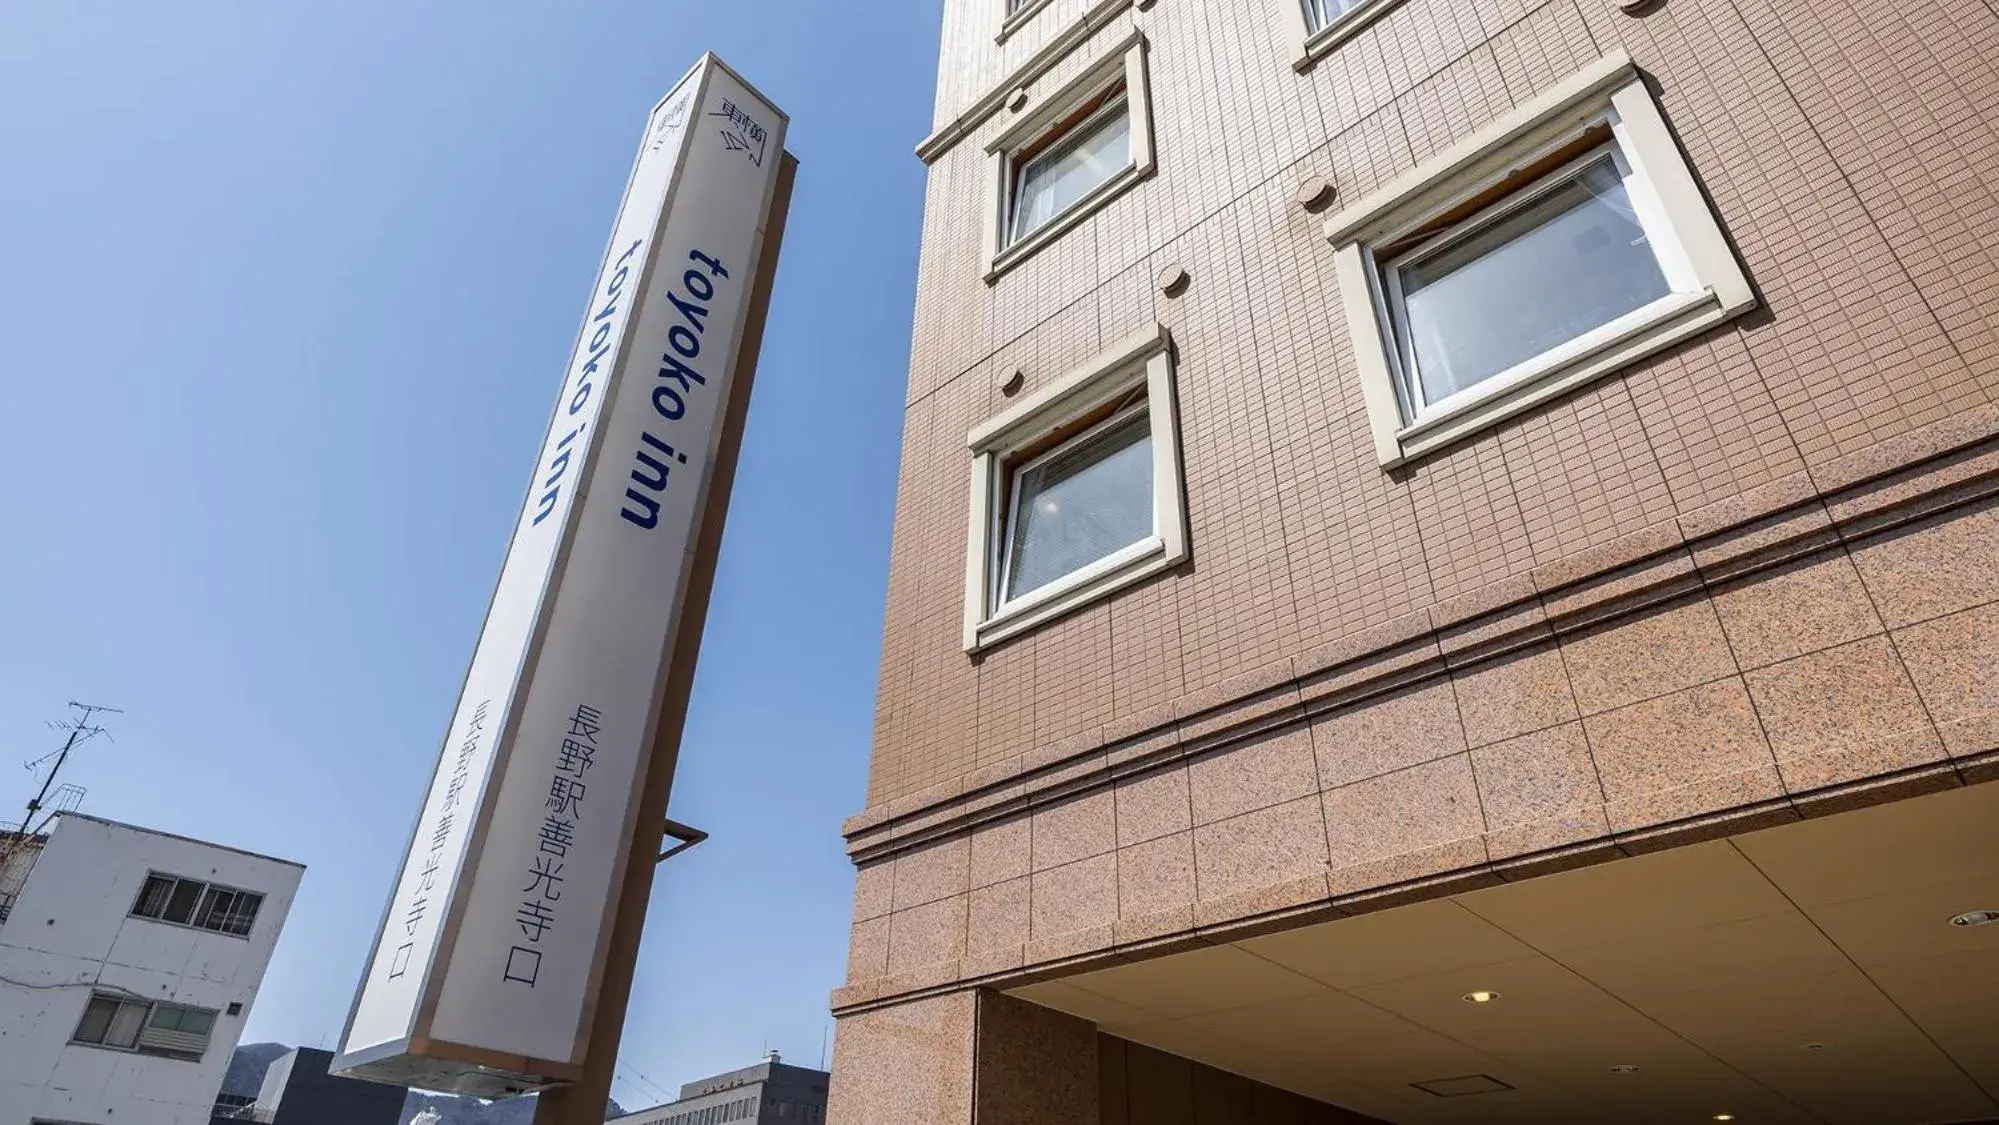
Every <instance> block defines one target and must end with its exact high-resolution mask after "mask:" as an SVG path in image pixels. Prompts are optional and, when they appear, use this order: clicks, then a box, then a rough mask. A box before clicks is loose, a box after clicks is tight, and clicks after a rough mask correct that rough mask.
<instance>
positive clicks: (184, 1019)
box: [70, 992, 216, 1061]
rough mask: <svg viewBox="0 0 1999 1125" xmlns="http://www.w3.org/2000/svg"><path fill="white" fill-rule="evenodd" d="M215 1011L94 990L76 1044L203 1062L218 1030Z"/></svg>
mask: <svg viewBox="0 0 1999 1125" xmlns="http://www.w3.org/2000/svg"><path fill="white" fill-rule="evenodd" d="M215 1015H216V1014H215V1012H214V1011H213V1010H211V1009H208V1008H190V1007H186V1006H184V1005H181V1004H165V1003H161V1004H155V1003H151V1002H148V1001H145V1000H134V999H131V998H128V997H121V996H113V995H110V994H107V993H102V992H98V993H93V994H92V995H91V997H90V1002H89V1003H88V1004H86V1005H84V1009H83V1018H82V1019H81V1020H79V1021H77V1025H76V1033H75V1034H74V1035H72V1036H70V1041H71V1042H72V1043H81V1044H84V1045H87V1046H92V1047H108V1048H111V1049H113V1050H119V1051H136V1052H138V1053H140V1054H146V1055H160V1056H163V1057H166V1058H174V1059H184V1060H189V1061H199V1060H200V1058H201V1056H202V1055H203V1054H204V1053H206V1052H207V1050H208V1040H209V1035H210V1033H211V1032H213V1031H214V1030H215Z"/></svg>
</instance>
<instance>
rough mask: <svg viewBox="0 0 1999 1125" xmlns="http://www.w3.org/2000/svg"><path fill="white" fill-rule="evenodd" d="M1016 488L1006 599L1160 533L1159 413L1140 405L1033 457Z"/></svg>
mask: <svg viewBox="0 0 1999 1125" xmlns="http://www.w3.org/2000/svg"><path fill="white" fill-rule="evenodd" d="M1013 488H1014V501H1013V506H1012V507H1013V511H1012V519H1011V521H1010V523H1011V526H1010V527H1009V528H1008V531H1007V539H1006V543H1007V558H1006V565H1005V568H1004V572H1005V589H1004V596H1003V597H1002V599H1001V600H1002V601H1005V600H1010V599H1013V598H1017V597H1020V596H1021V595H1023V594H1027V593H1031V592H1032V591H1034V590H1037V589H1039V588H1041V587H1042V586H1045V585H1047V584H1048V583H1050V582H1053V581H1055V580H1056V579H1058V578H1061V577H1063V576H1064V575H1067V574H1070V573H1073V572H1074V571H1076V570H1079V569H1081V568H1082V567H1085V566H1088V565H1089V564H1091V563H1093V562H1096V561H1097V560H1098V559H1101V558H1104V557H1105V556H1107V555H1110V554H1112V553H1113V552H1116V551H1118V550H1119V549H1121V548H1124V547H1129V546H1131V545H1132V544H1133V543H1137V542H1139V541H1140V540H1142V539H1144V538H1145V537H1146V536H1148V535H1151V534H1152V533H1153V526H1152V429H1151V419H1150V418H1149V417H1148V416H1147V413H1146V411H1145V410H1144V409H1142V408H1141V409H1138V410H1136V411H1134V412H1132V413H1130V414H1129V415H1127V416H1122V417H1120V418H1118V419H1117V420H1115V421H1113V422H1111V423H1110V424H1108V425H1106V426H1105V427H1103V428H1102V429H1099V430H1097V431H1096V432H1094V433H1090V434H1086V435H1084V436H1083V437H1082V438H1080V439H1078V440H1077V441H1075V442H1073V443H1071V444H1070V445H1067V446H1064V447H1062V448H1061V449H1059V450H1057V451H1056V452H1055V453H1053V454H1052V455H1050V456H1048V457H1046V458H1044V459H1041V460H1039V461H1033V462H1029V463H1028V465H1027V466H1026V467H1024V468H1022V469H1020V470H1019V471H1018V472H1017V473H1016V474H1015V476H1014V481H1013Z"/></svg>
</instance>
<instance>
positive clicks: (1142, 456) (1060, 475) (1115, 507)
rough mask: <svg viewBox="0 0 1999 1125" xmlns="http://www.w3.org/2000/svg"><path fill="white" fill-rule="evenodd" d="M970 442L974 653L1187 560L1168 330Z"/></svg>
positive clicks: (1044, 394)
mask: <svg viewBox="0 0 1999 1125" xmlns="http://www.w3.org/2000/svg"><path fill="white" fill-rule="evenodd" d="M967 441H968V445H969V448H970V450H971V454H972V491H971V512H970V533H969V536H970V546H969V553H968V556H967V560H966V569H965V649H966V651H968V652H969V651H976V650H977V649H980V648H982V647H984V646H986V645H989V644H992V643H994V642H996V641H999V640H1002V639H1004V638H1006V637H1010V636H1013V635H1015V634H1017V633H1020V632H1022V631H1024V630H1026V629H1030V628H1032V627H1034V626H1035V625H1036V624H1038V623H1040V622H1043V621H1047V620H1050V619H1051V618H1054V617H1057V616H1059V615H1061V614H1064V613H1067V612H1069V611H1070V610H1072V609H1074V608H1076V607H1078V606H1080V605H1083V604H1085V603H1087V602H1089V601H1092V600H1095V599H1097V598H1100V597H1103V596H1105V595H1107V594H1109V593H1111V592H1112V591H1114V590H1117V589H1120V588H1122V587H1124V586H1128V585H1130V584H1131V583H1133V582H1137V581H1139V580H1141V579H1143V578H1145V577H1147V576H1149V575H1152V574H1156V573H1158V572H1160V571H1162V570H1165V569H1167V568H1169V567H1171V566H1174V565H1176V564H1177V563H1179V562H1180V561H1181V560H1183V559H1185V558H1186V557H1187V532H1186V515H1185V512H1184V510H1183V507H1182V503H1181V495H1182V487H1181V480H1180V454H1179V437H1178V423H1177V419H1176V417H1175V407H1174V394H1173V360H1172V348H1171V340H1170V338H1169V337H1168V336H1167V334H1166V330H1165V329H1164V328H1163V327H1159V326H1155V327H1153V328H1152V329H1150V330H1148V331H1145V332H1142V333H1139V334H1137V335H1134V336H1132V337H1129V338H1127V339H1126V340H1124V341H1122V342H1120V343H1119V344H1117V345H1116V346H1114V347H1112V348H1110V349H1109V350H1107V351H1105V352H1104V353H1102V354H1101V355H1099V356H1097V357H1096V358H1094V359H1092V360H1090V361H1089V362H1088V363H1086V364H1084V365H1083V366H1081V367H1079V368H1077V369H1076V370H1074V371H1071V372H1069V373H1068V374H1066V375H1064V376H1062V377H1061V378H1060V379H1057V380H1056V381H1055V382H1054V383H1052V384H1050V385H1049V386H1047V387H1045V388H1043V389H1042V390H1040V391H1037V392H1035V393H1034V394H1033V395H1030V396H1028V397H1027V398H1026V399H1025V400H1023V401H1022V402H1020V403H1019V404H1018V405H1016V406H1014V407H1012V408H1011V409H1009V410H1007V411H1006V412H1005V413H1003V414H1001V415H1000V416H998V417H996V418H994V419H992V420H990V421H988V422H986V423H985V424H983V425H981V426H979V427H978V428H977V429H975V430H973V431H972V432H971V434H970V435H969V436H968V439H967Z"/></svg>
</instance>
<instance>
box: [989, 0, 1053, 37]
mask: <svg viewBox="0 0 1999 1125" xmlns="http://www.w3.org/2000/svg"><path fill="white" fill-rule="evenodd" d="M1001 4H1002V5H1003V7H1004V8H1005V12H1006V14H1005V15H1004V16H1003V17H1002V18H1001V20H1000V28H999V34H997V35H995V36H993V42H995V43H1004V42H1006V41H1007V39H1008V38H1009V37H1011V36H1012V35H1013V33H1014V32H1016V31H1019V30H1020V29H1021V28H1022V27H1023V26H1025V25H1026V23H1027V21H1029V20H1031V19H1033V18H1034V17H1035V15H1036V14H1038V13H1039V12H1040V11H1041V9H1043V8H1046V7H1047V6H1048V0H1001Z"/></svg>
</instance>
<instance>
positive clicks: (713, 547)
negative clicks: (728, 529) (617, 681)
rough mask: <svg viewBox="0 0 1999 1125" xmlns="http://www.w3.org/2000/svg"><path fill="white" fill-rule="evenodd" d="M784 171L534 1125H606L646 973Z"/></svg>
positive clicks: (784, 190)
mask: <svg viewBox="0 0 1999 1125" xmlns="http://www.w3.org/2000/svg"><path fill="white" fill-rule="evenodd" d="M781 161H782V163H780V164H779V166H778V172H777V189H776V192H775V194H774V196H773V197H772V200H771V209H770V223H769V225H768V226H767V227H766V228H765V231H764V245H763V257H762V259H761V260H760V261H759V262H758V263H757V277H756V284H755V286H754V288H753V289H752V290H751V292H752V294H753V296H752V297H751V304H750V310H749V317H748V319H747V320H746V321H745V323H744V325H743V338H742V351H741V352H740V354H739V355H738V358H737V360H736V370H735V375H734V377H733V379H732V380H731V382H730V387H729V401H728V404H727V405H726V406H725V407H724V409H723V415H722V417H723V422H722V440H721V446H720V449H719V450H718V452H717V454H716V458H715V476H714V483H713V485H712V486H711V489H712V490H711V492H710V493H709V497H708V507H707V510H706V511H705V512H704V513H703V519H702V521H701V529H700V532H699V537H698V538H697V540H696V546H695V554H694V566H693V569H692V571H691V572H690V573H689V575H688V579H687V608H686V611H685V612H684V613H683V614H682V615H681V619H680V636H678V637H676V638H675V639H674V645H673V651H674V653H675V654H676V655H675V659H674V660H673V662H672V664H670V665H669V666H668V667H667V668H666V695H665V701H664V703H663V704H662V705H661V708H660V715H659V731H658V734H657V735H656V736H655V737H654V739H653V744H652V755H651V759H652V761H651V765H650V766H649V767H648V768H647V770H646V778H645V788H644V789H643V790H641V792H640V794H639V812H638V831H636V832H634V833H633V834H632V840H631V851H630V853H629V854H628V855H627V856H626V857H625V881H624V886H623V887H621V888H620V889H619V897H618V910H617V914H616V917H615V919H614V920H613V922H612V923H611V945H610V952H609V954H608V956H607V958H606V960H605V963H604V980H603V985H602V986H601V988H600V989H599V990H598V993H597V1009H596V1011H595V1012H594V1013H593V1014H592V1016H591V1021H590V1038H589V1044H590V1045H589V1047H588V1049H587V1050H586V1052H585V1054H584V1056H583V1074H582V1077H580V1078H578V1079H577V1080H576V1082H575V1083H574V1084H573V1085H568V1086H557V1087H554V1088H552V1089H549V1090H545V1091H543V1092H542V1093H541V1094H540V1095H539V1096H538V1097H537V1098H536V1099H535V1111H534V1125H604V1107H605V1105H606V1104H608V1103H609V1101H610V1098H611V1083H612V1080H613V1077H614V1073H613V1072H614V1071H615V1069H616V1067H617V1062H618V1046H619V1044H620V1042H621V1041H622V1040H623V1037H624V1032H625V1018H626V1011H627V1006H628V1005H629V1004H630V1003H631V995H632V976H633V974H634V972H635V971H636V969H637V967H638V956H639V939H640V936H641V934H642V933H643V931H644V930H645V918H646V909H647V907H648V906H649V905H651V899H652V883H653V872H654V871H655V870H656V869H657V867H658V865H659V862H660V846H659V841H660V836H661V833H662V831H663V829H664V827H665V825H666V823H667V820H666V805H667V799H668V798H669V797H670V796H671V795H672V790H673V772H674V767H675V765H676V764H677V763H678V761H679V757H680V735H681V731H682V728H683V727H684V725H685V723H686V720H687V703H688V699H689V697H690V696H691V695H692V693H693V690H694V668H695V656H696V654H697V653H698V652H699V651H700V649H701V632H702V627H703V626H704V625H705V624H706V622H707V618H708V596H709V594H710V593H711V592H712V591H713V590H714V587H715V562H716V559H717V556H719V555H720V553H721V550H722V527H723V523H724V522H725V520H726V517H727V515H728V511H729V492H730V489H731V488H732V487H734V485H735V481H736V460H737V456H738V455H739V454H740V453H741V452H742V443H743V423H744V420H745V418H746V417H747V416H748V414H749V409H748V408H749V404H750V385H751V383H752V382H753V381H754V379H755V376H756V368H757V353H758V352H759V351H761V350H762V347H763V330H764V318H765V315H766V314H767V313H768V312H769V310H770V292H771V283H772V281H773V279H774V278H775V277H776V274H777V258H778V251H779V249H780V247H781V246H782V245H783V242H784V224H785V219H786V216H787V215H788V214H789V212H790V208H791V187H792V182H793V181H794V179H795V178H796V176H797V173H798V159H797V158H796V157H794V156H792V155H791V154H790V153H788V152H787V153H784V154H783V156H782V157H781Z"/></svg>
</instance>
